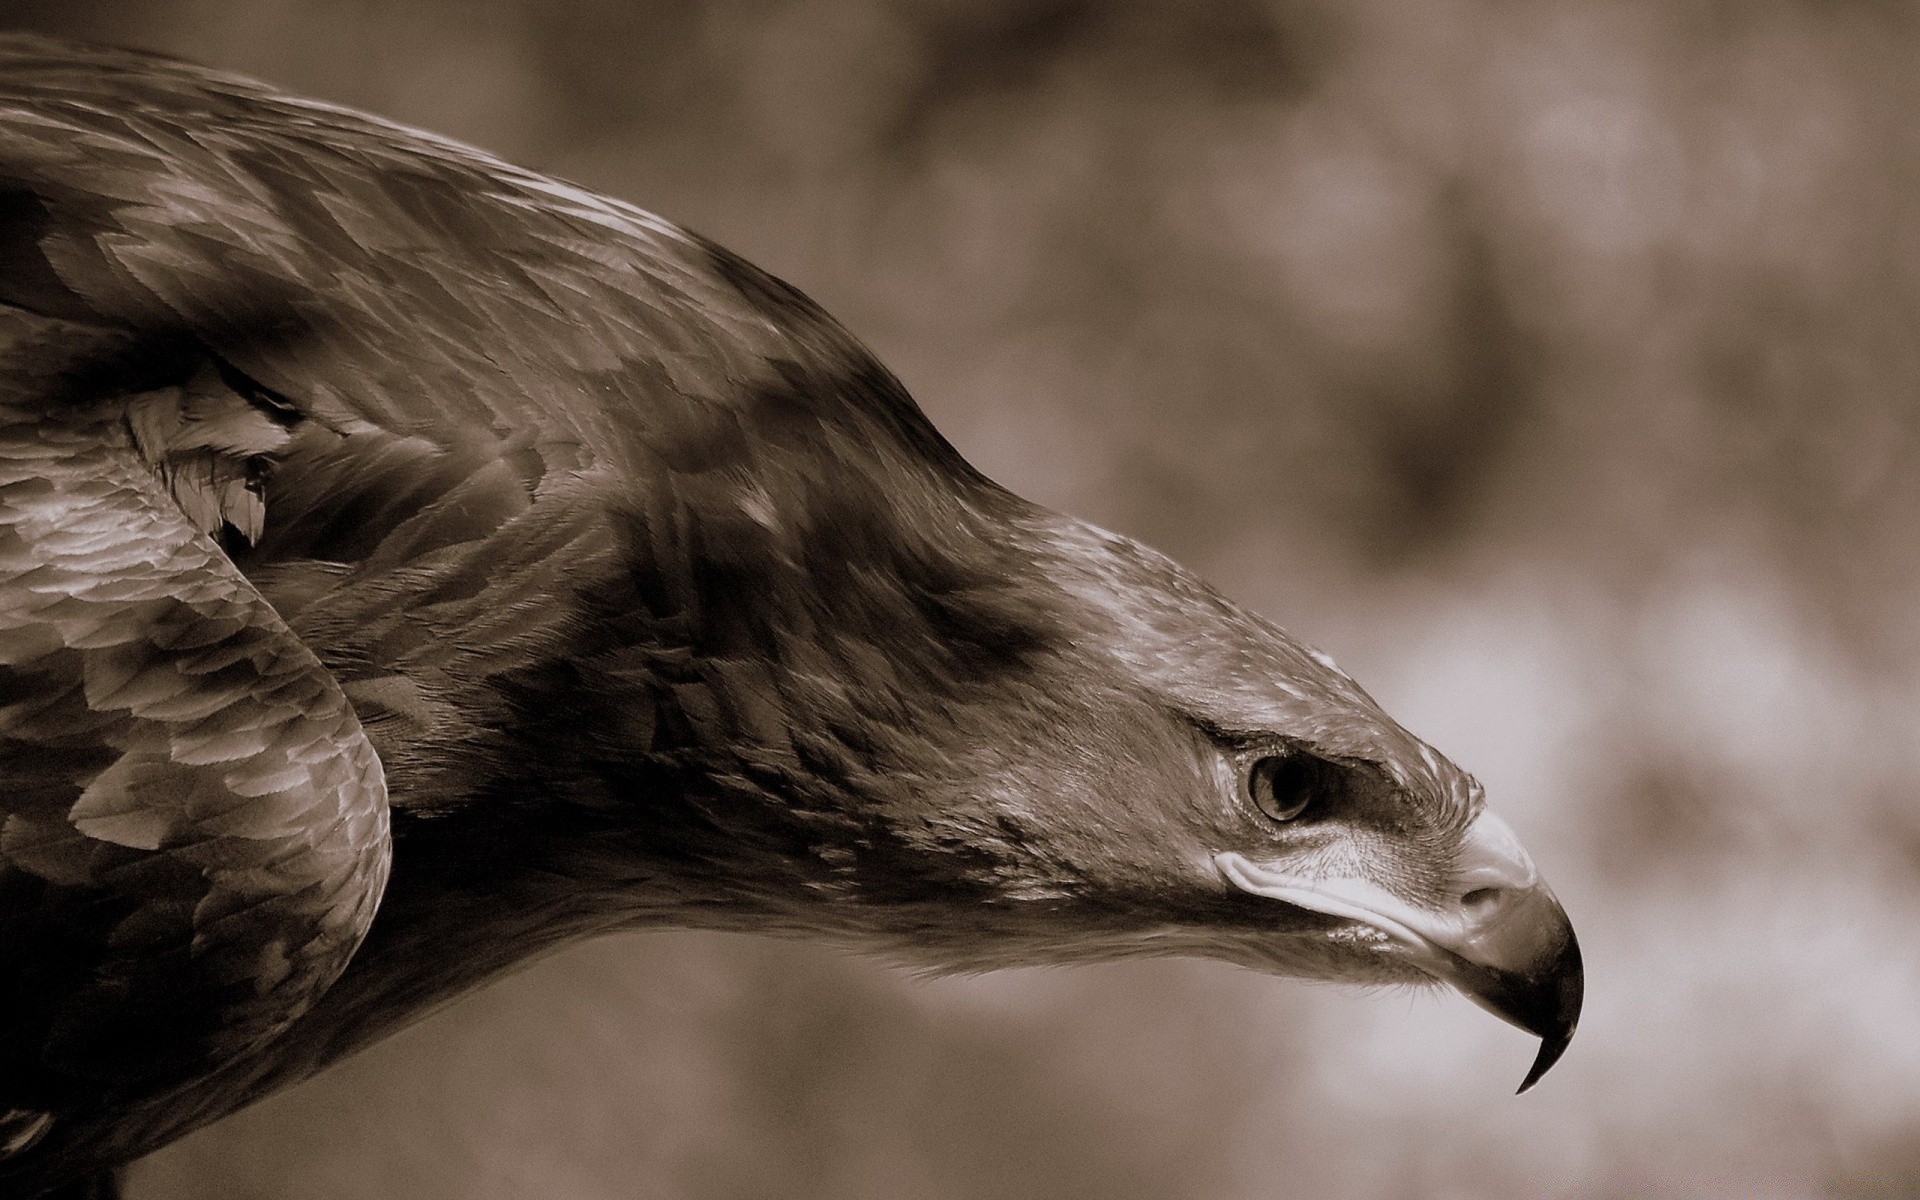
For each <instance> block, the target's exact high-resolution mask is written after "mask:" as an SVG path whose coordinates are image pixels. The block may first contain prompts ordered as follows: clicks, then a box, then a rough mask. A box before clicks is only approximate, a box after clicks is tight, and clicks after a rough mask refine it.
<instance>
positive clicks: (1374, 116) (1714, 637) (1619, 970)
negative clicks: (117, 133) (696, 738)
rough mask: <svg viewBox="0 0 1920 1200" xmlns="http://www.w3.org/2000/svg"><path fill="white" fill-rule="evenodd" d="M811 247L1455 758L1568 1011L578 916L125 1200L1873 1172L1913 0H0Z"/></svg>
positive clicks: (1911, 461) (1916, 907)
mask: <svg viewBox="0 0 1920 1200" xmlns="http://www.w3.org/2000/svg"><path fill="white" fill-rule="evenodd" d="M0 24H6V25H13V26H23V27H33V28H39V29H43V30H48V31H54V32H64V33H71V34H79V35H82V36H88V37H93V38H97V39H100V40H106V41H112V42H118V43H122V44H129V45H135V46H141V47H147V48H151V49H157V50H164V51H169V52H173V53H177V54H181V55H185V56H188V57H191V58H195V59H198V60H201V61H204V62H208V63H212V64H217V65H221V66H225V67H229V68H232V69H236V70H240V71H243V72H246V73H250V74H254V75H258V76H262V77H264V78H267V79H269V80H273V81H275V82H277V83H279V84H282V85H284V86H286V87H288V88H291V89H295V90H298V91H302V92H308V93H313V94H317V95H320V96H323V97H326V98H329V99H332V100H335V101H338V102H342V103H346V104H350V105H355V106H360V107H364V108H368V109H372V110H374V111H377V112H380V113H382V114H385V115H388V116H391V117H395V118H398V119H400V120H403V121H406V122H409V123H413V124H418V125H422V126H427V127H430V128H434V129H437V130H441V131H444V132H447V133H450V134H452V135H455V136H458V137H461V138H464V139H467V140H470V141H474V142H478V143H480V144H482V145H485V146H487V147H489V148H491V149H494V150H496V151H498V152H500V153H502V154H504V155H506V156H507V157H510V158H513V159H516V160H519V161H521V162H524V163H526V164H528V165H530V166H533V167H536V168H539V169H542V170H545V171H548V172H551V173H555V174H558V175H562V176H565V177H568V178H571V179H574V180H577V181H579V182H582V183H584V184H587V185H589V186H592V187H594V188H596V189H599V190H603V191H607V192H612V193H614V194H617V195H620V196H623V197H626V198H629V199H632V200H634V201H636V202H638V203H640V204H642V205H644V206H646V207H649V208H652V209H655V210H657V211H659V212H662V213H664V214H666V215H667V216H669V217H672V218H673V219H675V220H678V221H680V222H682V223H683V224H686V225H689V226H691V227H693V228H695V229H698V230H700V231H702V232H704V233H706V234H708V235H710V236H713V237H715V238H717V239H719V240H720V241H722V242H723V243H726V244H727V245H729V246H731V247H732V248H734V249H735V250H737V251H739V252H741V253H743V254H745V255H746V256H747V257H749V258H751V259H753V260H755V261H757V262H759V263H760V264H761V265H763V266H765V267H768V268H769V269H771V270H773V271H775V272H776V273H778V274H780V275H782V276H784V277H785V278H787V279H789V280H790V281H792V282H794V283H795V284H797V285H799V286H800V287H801V288H803V289H804V290H805V291H807V292H809V293H811V294H812V295H813V296H814V297H815V298H817V299H819V300H820V301H821V302H822V303H824V304H825V305H826V306H827V308H828V309H830V310H831V311H833V312H834V313H836V314H837V315H838V316H839V317H840V318H841V319H842V320H843V321H844V322H846V323H847V324H848V325H849V326H850V327H852V328H853V329H854V331H855V332H856V333H858V334H859V335H860V336H861V337H862V338H864V339H865V340H866V341H867V342H868V343H869V344H870V345H871V346H872V347H873V348H874V349H875V350H876V351H877V352H878V353H879V355H880V357H881V358H882V359H884V360H885V361H886V362H887V363H889V364H890V365H891V366H892V367H893V368H894V369H895V370H896V371H897V372H898V373H899V374H900V375H901V376H902V377H903V378H904V379H905V380H906V382H907V384H908V386H909V387H910V388H911V389H912V390H913V392H914V393H915V395H916V396H917V397H918V398H919V400H920V402H921V404H922V405H923V406H924V407H925V408H926V409H927V411H928V412H929V414H930V415H931V416H932V417H933V419H934V421H935V423H936V424H938V425H939V426H940V427H941V428H942V429H943V430H944V431H945V432H946V433H947V434H948V435H949V436H950V437H951V438H952V439H953V440H954V441H955V442H956V443H957V444H958V445H959V446H960V447H961V449H962V450H963V451H965V452H966V453H967V455H968V456H969V457H970V458H972V459H973V461H974V462H975V463H976V464H978V465H979V466H981V467H982V468H983V469H985V470H986V471H987V472H988V473H989V474H991V475H993V476H995V477H996V478H998V479H999V480H1001V481H1002V482H1004V483H1006V484H1007V485H1009V486H1010V487H1012V488H1014V489H1015V490H1017V491H1019V492H1022V493H1024V494H1026V495H1028V496H1030V497H1032V498H1034V499H1037V500H1040V501H1043V502H1046V503H1048V504H1051V505H1054V506H1056V507H1060V508H1064V509H1068V510H1070V511H1073V512H1075V513H1077V514H1079V515H1082V516H1085V517H1088V518H1091V519H1093V520H1095V521H1097V522H1099V523H1101V524H1105V525H1108V526H1111V527H1114V528H1118V529H1121V530H1124V531H1126V532H1129V533H1132V534H1135V535H1138V536H1140V537H1142V538H1145V539H1146V540H1148V541H1150V542H1153V543H1155V544H1157V545H1158V546H1160V547H1161V548H1163V549H1165V550H1167V551H1168V552H1170V553H1171V554H1173V555H1174V556H1175V557H1177V558H1179V559H1182V560H1184V561H1186V562H1187V563H1189V564H1191V565H1193V566H1194V567H1196V568H1198V569H1199V570H1200V571H1201V572H1202V573H1203V574H1205V575H1207V576H1209V577H1211V578H1212V579H1214V580H1215V581H1216V582H1218V583H1219V584H1220V585H1222V586H1223V587H1224V588H1225V589H1226V590H1227V591H1228V592H1229V593H1231V594H1233V595H1235V596H1236V597H1238V598H1239V599H1241V600H1243V601H1246V602H1248V603H1250V604H1251V605H1253V606H1254V607H1256V608H1258V609H1260V610H1261V611H1263V612H1265V613H1267V614H1269V615H1271V616H1273V617H1274V618H1276V619H1278V620H1280V621H1281V622H1282V623H1283V624H1285V625H1286V626H1288V627H1289V628H1290V629H1291V630H1293V631H1294V632H1295V633H1297V634H1299V635H1300V636H1302V637H1304V638H1305V639H1307V640H1309V641H1311V642H1314V643H1316V644H1318V645H1320V646H1322V647H1324V648H1326V649H1327V650H1329V651H1331V652H1332V653H1333V654H1334V655H1335V656H1336V657H1337V658H1338V659H1339V660H1340V661H1341V663H1342V665H1343V666H1345V667H1346V668H1347V669H1348V670H1349V671H1351V672H1352V673H1353V674H1355V675H1356V676H1357V677H1358V678H1359V679H1361V680H1362V681H1363V682H1364V683H1365V684H1366V685H1367V686H1368V688H1369V689H1370V690H1371V691H1372V692H1373V693H1374V694H1375V695H1376V696H1377V697H1378V698H1379V699H1380V700H1381V701H1382V702H1383V704H1384V705H1385V706H1386V707H1387V709H1388V710H1389V711H1391V712H1393V713H1394V714H1395V715H1396V716H1398V717H1399V718H1400V719H1401V720H1402V721H1403V722H1405V723H1406V724H1407V725H1409V726H1410V727H1411V728H1413V729H1414V730H1415V731H1416V732H1418V733H1420V734H1422V735H1424V736H1425V737H1427V738H1428V739H1429V740H1431V741H1433V742H1434V743H1435V744H1436V745H1438V746H1439V747H1441V748H1442V749H1444V750H1445V751H1446V752H1447V753H1448V754H1449V755H1450V756H1452V757H1453V758H1454V759H1455V760H1456V761H1458V762H1460V763H1461V764H1462V765H1464V766H1466V767H1467V768H1468V769H1470V770H1472V771H1474V772H1475V773H1476V774H1478V775H1479V776H1480V778H1481V779H1482V780H1483V781H1484V782H1485V783H1486V785H1487V788H1488V790H1489V792H1490V793H1491V795H1492V797H1493V799H1494V802H1495V803H1496V804H1497V805H1498V806H1499V807H1500V809H1501V810H1502V812H1503V813H1505V814H1506V815H1507V816H1508V817H1509V819H1510V820H1511V821H1512V823H1513V824H1514V825H1515V826H1517V827H1518V828H1519V830H1520V832H1521V833H1522V835H1523V836H1524V837H1525V838H1526V840H1527V842H1528V843H1529V845H1530V846H1531V848H1532V849H1533V851H1534V853H1535V855H1536V857H1537V858H1538V859H1539V860H1540V861H1541V863H1542V865H1543V867H1544V869H1545V870H1546V871H1547V873H1548V875H1549V877H1550V878H1551V879H1552V880H1553V882H1554V884H1555V886H1556V888H1557V889H1558V891H1559V893H1560V895H1561V897H1562V899H1563V900H1564V901H1565V902H1566V905H1567V908H1568V910H1569V911H1570V912H1571V913H1572V914H1573V916H1574V919H1575V921H1576V923H1577V925H1578V926H1579V929H1580V936H1581V939H1582V942H1583V944H1584V946H1585V948H1586V955H1587V966H1588V979H1589V989H1590V990H1589V998H1588V1007H1587V1011H1586V1016H1585V1018H1584V1020H1583V1023H1582V1029H1581V1034H1580V1037H1579V1038H1578V1039H1576V1041H1575V1042H1574V1044H1573V1048H1572V1050H1571V1051H1570V1052H1569V1053H1568V1055H1567V1057H1566V1059H1565V1061H1564V1062H1563V1063H1562V1064H1561V1066H1560V1067H1559V1068H1558V1069H1557V1070H1556V1071H1555V1072H1554V1073H1553V1074H1552V1075H1550V1076H1549V1077H1548V1078H1547V1080H1546V1081H1545V1083H1544V1084H1543V1085H1542V1086H1541V1087H1540V1088H1539V1089H1538V1090H1537V1091H1535V1092H1534V1093H1532V1094H1529V1095H1528V1096H1526V1097H1524V1098H1518V1099H1516V1098H1514V1097H1513V1096H1512V1095H1511V1094H1510V1093H1511V1091H1512V1088H1513V1086H1514V1085H1515V1084H1516V1083H1517V1082H1518V1080H1519V1079H1520V1077H1521V1075H1522V1073H1523V1072H1524V1070H1525V1067H1526V1064H1527V1063H1528V1061H1529V1060H1530V1058H1531V1056H1532V1054H1533V1044H1532V1039H1530V1038H1527V1037H1525V1036H1524V1035H1521V1034H1519V1033H1518V1032H1516V1031H1514V1030H1511V1029H1509V1028H1507V1027H1506V1026H1503V1025H1501V1024H1499V1023H1498V1022H1496V1021H1495V1020H1494V1019H1493V1018H1491V1017H1489V1016H1486V1015H1485V1014H1483V1013H1481V1012H1480V1011H1479V1010H1477V1009H1475V1008H1473V1007H1472V1006H1470V1005H1469V1004H1467V1003H1466V1002H1465V1001H1462V1000H1460V999H1458V998H1453V997H1447V996H1442V995H1438V994H1434V995H1425V994H1422V995H1417V996H1414V995H1408V994H1405V993H1394V992H1389V993H1383V994H1377V995H1367V994H1362V993H1358V992H1353V991H1345V990H1339V989H1323V988H1316V987H1311V986H1308V985H1303V984H1298V983H1292V982H1286V981H1277V980H1273V979H1268V978H1263V977H1260V976H1257V975H1253V974H1250V973H1246V972H1241V971H1237V970H1234V969H1231V968H1226V967H1221V966H1215V965H1209V964H1204V963H1153V964H1140V965H1125V966H1114V967H1108V968H1099V969H1079V970H1072V971H1034V972H1015V973H1008V974H1002V975H996V976H989V977H985V978H980V979H973V980H950V981H939V982H932V983H928V982H920V981H915V980H912V979H909V978H907V977H905V976H903V975H901V974H899V973H896V972H893V971H891V970H888V969H886V968H883V967H880V966H877V965H874V964H871V963H868V962H864V961H861V960H857V959H852V958H847V957H842V956H837V955H833V954H829V953H827V952H824V951H819V950H816V949H814V948H811V947H808V946H802V945H787V944H780V943H774V942H767V941H759V940H755V939H749V938H723V937H718V936H704V935H703V936H694V935H687V934H649V935H634V936H627V937H621V938H615V939H610V940H607V941H603V942H599V943H595V944H592V945H587V946H583V947H580V948H578V949H576V950H573V951H570V952H568V953H566V954H563V955H561V956H559V957H557V958H553V959H550V960H548V961H546V962H544V963H542V964H541V965H539V966H537V967H536V968H534V969H532V970H530V971H528V972H526V973H524V974H522V975H519V976H517V977H515V978H513V979H510V980H509V981H507V982H505V983H503V984H501V985H499V986H496V987H494V988H492V989H491V990H489V991H486V992H484V993H482V994H479V995H477V996H475V997H472V998H470V999H468V1000H466V1001H463V1002H462V1003H460V1004H459V1005H457V1006H456V1007H454V1008H452V1009H449V1010H447V1011H445V1012H443V1013H442V1014H440V1015H438V1016H436V1017H434V1018H433V1019H431V1020H430V1021H428V1022H426V1023H425V1024H423V1025H420V1026H418V1027H416V1028H415V1029H413V1030H412V1031H410V1032H408V1033H406V1034H404V1035H402V1036H399V1037H397V1038H395V1039H393V1040H391V1041H389V1042H387V1043H385V1044H383V1045H381V1046H380V1047H379V1048H377V1049H375V1050H373V1051H371V1052H369V1053H367V1054H364V1055H362V1056H361V1057H359V1058H357V1059H354V1060H352V1061H350V1062H348V1063H346V1064H345V1065H343V1066H341V1067H339V1068H337V1069H335V1070H334V1071H332V1072H331V1073H329V1074H328V1075H326V1076H324V1077H322V1078H320V1079H318V1080H316V1081H314V1082H312V1083H310V1084H308V1085H306V1086H304V1087H301V1088H299V1089H296V1090H294V1091H292V1092H289V1093H286V1094H283V1095H281V1096H279V1097H277V1098H275V1099H273V1100H270V1101H268V1102H266V1103H263V1104H261V1105H259V1106H258V1107H256V1108H253V1109H251V1110H249V1111H247V1112H245V1113H243V1114H241V1115H239V1116H237V1117H235V1118H233V1119H230V1120H228V1121H226V1122H224V1123H222V1124H220V1125H217V1126H215V1127H212V1128H209V1129H207V1130H205V1131H203V1132H201V1133H200V1134H197V1135H195V1136H193V1137H191V1138H189V1139H187V1140H185V1141H184V1142H182V1143H179V1144H177V1145H175V1146H174V1147H172V1148H170V1149H168V1150H166V1151H164V1152H163V1153H161V1154H159V1155H157V1156H156V1157H154V1158H153V1159H151V1160H149V1161H147V1162H146V1163H144V1164H142V1165H141V1166H140V1167H139V1168H138V1169H137V1170H136V1172H135V1174H134V1187H133V1189H132V1194H133V1196H134V1197H135V1198H136V1200H189V1198H192V1200H201V1198H205V1200H213V1198H216V1197H217V1198H220V1200H375V1198H387V1197H408V1198H420V1200H443V1198H444V1200H454V1198H465V1197H475V1198H480V1200H496V1198H497V1200H509V1198H516V1200H517V1198H521V1197H540V1198H554V1200H599V1198H613V1197H640V1196H644V1197H687V1198H690V1200H735V1198H740V1200H744V1198H749V1197H783V1198H795V1200H806V1198H820V1200H826V1198H834V1200H846V1198H853V1200H892V1198H913V1200H920V1198H925V1200H947V1198H969V1200H971V1198H977V1197H990V1198H1004V1200H1025V1198H1033V1200H1040V1198H1056V1197H1070V1198H1071V1197H1087V1198H1092V1197H1099V1198H1101V1200H1136V1198H1137V1200H1149V1198H1153V1200H1160V1198H1166V1200H1184V1198H1190V1197H1191V1198H1201V1200H1213V1198H1220V1200H1240V1198H1246V1200H1252V1198H1256V1197H1293V1196H1300V1197H1329V1198H1336V1200H1337V1198H1342V1197H1408V1198H1416V1197H1455V1196H1458V1197H1469V1196H1473V1197H1480V1196H1512V1197H1533V1196H1729V1197H1732V1196H1739V1197H1761V1196H1767V1197H1798V1196H1889V1195H1900V1194H1920V932H1917V930H1916V925H1917V924H1920V922H1916V916H1920V799H1917V797H1916V792H1920V472H1917V471H1916V462H1915V459H1916V445H1917V439H1920V319H1917V318H1920V120H1916V114H1920V69H1916V63H1920V9H1916V8H1915V7H1914V6H1913V5H1911V4H1907V3H1897V2H1891V0H1889V2H1884V3H1875V2H1872V0H1844V2H1843V0H1797V2H1796V0H1753V2H1744V3H1738V4H1735V3H1724V2H1717V0H1540V2H1534V3H1525V4H1516V3H1503V2H1496V0H1485V2H1474V0H1322V2H1314V0H1265V2H1262V0H1207V2H1201V0H1106V2H1103V0H894V2H888V3H883V2H875V0H759V2H753V3H730V4H717V3H716V4H701V3H692V2H679V0H664V2H660V3H645V2H635V0H457V2H456V0H333V2H320V0H126V2H122V3H107V2H101V0H44V2H41V0H7V3H6V6H5V7H4V9H0Z"/></svg>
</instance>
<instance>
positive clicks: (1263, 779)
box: [1247, 754, 1319, 821]
mask: <svg viewBox="0 0 1920 1200" xmlns="http://www.w3.org/2000/svg"><path fill="white" fill-rule="evenodd" d="M1314 765H1315V764H1314V760H1313V759H1312V758H1311V757H1310V756H1308V755H1304V754H1270V755H1268V756H1266V757H1265V758H1260V759H1256V760H1254V764H1253V766H1252V767H1251V768H1250V769H1249V770H1248V771H1247V794H1248V795H1249V796H1251V797H1252V799H1253V806H1254V807H1255V808H1257V809H1259V810H1260V811H1261V812H1262V813H1264V814H1265V815H1266V816H1267V817H1269V818H1271V819H1272V820H1275V821H1291V820H1293V819H1294V818H1296V817H1298V816H1299V815H1300V814H1301V813H1303V812H1305V811H1307V806H1308V805H1309V804H1311V803H1313V784H1314V780H1315V777H1316V776H1317V775H1318V774H1319V772H1317V771H1315V770H1314Z"/></svg>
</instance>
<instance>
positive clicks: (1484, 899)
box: [1460, 887, 1506, 917]
mask: <svg viewBox="0 0 1920 1200" xmlns="http://www.w3.org/2000/svg"><path fill="white" fill-rule="evenodd" d="M1505 895H1506V889H1505V888H1497V887H1483V888H1475V889H1473V890H1472V891H1470V892H1468V893H1467V894H1466V895H1464V896H1462V897H1460V905H1461V907H1463V908H1465V909H1466V910H1467V911H1468V912H1469V913H1472V914H1473V915H1474V916H1477V917H1478V916H1485V915H1486V914H1487V913H1489V912H1491V911H1492V910H1493V909H1495V908H1498V907H1499V906H1500V900H1501V898H1502V897H1503V896H1505Z"/></svg>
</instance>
